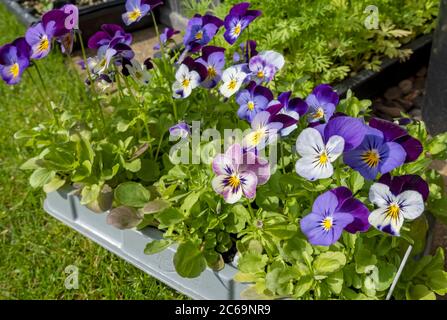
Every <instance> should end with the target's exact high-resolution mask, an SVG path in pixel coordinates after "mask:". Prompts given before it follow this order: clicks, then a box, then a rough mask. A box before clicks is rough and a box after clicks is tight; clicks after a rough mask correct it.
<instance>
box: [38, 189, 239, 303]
mask: <svg viewBox="0 0 447 320" xmlns="http://www.w3.org/2000/svg"><path fill="white" fill-rule="evenodd" d="M44 209H45V211H47V212H48V213H49V214H50V215H52V216H53V217H55V218H56V219H58V220H60V221H62V222H63V223H65V224H66V225H68V226H69V227H71V228H73V229H75V230H76V231H78V232H79V233H81V234H83V235H84V236H86V237H88V238H90V239H91V240H93V241H94V242H96V243H98V244H99V245H101V246H102V247H104V248H106V249H107V250H109V251H111V252H113V253H115V254H116V255H118V256H119V257H121V258H123V259H124V260H126V261H128V262H130V263H131V264H133V265H134V266H136V267H137V268H139V269H141V270H143V271H144V272H146V273H148V274H150V275H151V276H153V277H155V278H157V279H159V280H160V281H162V282H164V283H166V284H167V285H169V286H170V287H172V288H174V289H176V290H178V291H179V292H181V293H183V294H185V295H187V296H189V297H191V298H193V299H200V300H202V299H204V300H211V299H216V300H238V299H240V293H241V291H242V290H243V289H244V288H246V286H247V285H246V284H241V283H237V282H235V281H233V277H234V275H235V274H236V272H237V269H236V268H235V267H234V266H233V265H230V264H226V265H225V267H224V269H222V270H221V271H218V272H216V271H213V270H211V269H209V268H207V269H206V270H205V271H204V272H203V273H202V274H201V275H200V276H199V277H197V278H194V279H186V278H182V277H181V276H179V275H178V274H177V273H176V271H175V268H174V265H173V262H172V261H173V256H174V254H175V250H176V246H171V247H169V248H168V249H166V250H164V251H162V252H160V253H158V254H154V255H145V254H144V248H145V247H146V244H147V243H148V242H150V241H152V240H155V239H161V238H162V233H161V232H160V231H159V230H157V229H154V228H146V229H143V230H141V231H138V230H135V229H129V230H119V229H116V228H115V227H113V226H111V225H108V224H107V222H106V216H107V215H106V214H105V213H102V214H98V213H95V212H93V211H91V210H89V209H88V208H86V207H85V206H82V205H81V204H80V202H79V198H78V197H77V196H74V195H71V194H70V193H69V190H64V191H58V192H52V193H49V194H48V195H47V198H46V199H45V202H44Z"/></svg>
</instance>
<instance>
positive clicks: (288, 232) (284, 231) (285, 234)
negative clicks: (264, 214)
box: [264, 222, 298, 240]
mask: <svg viewBox="0 0 447 320" xmlns="http://www.w3.org/2000/svg"><path fill="white" fill-rule="evenodd" d="M264 231H265V232H266V233H268V234H270V235H271V236H273V237H276V238H278V239H280V240H285V239H290V238H292V237H293V236H294V235H296V233H297V232H298V227H297V226H296V225H295V224H291V223H290V222H278V223H274V224H267V223H266V224H265V226H264Z"/></svg>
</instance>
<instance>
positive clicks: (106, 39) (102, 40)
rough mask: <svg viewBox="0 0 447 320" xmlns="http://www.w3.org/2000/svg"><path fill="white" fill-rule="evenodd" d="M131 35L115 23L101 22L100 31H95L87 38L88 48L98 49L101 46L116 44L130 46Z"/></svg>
mask: <svg viewBox="0 0 447 320" xmlns="http://www.w3.org/2000/svg"><path fill="white" fill-rule="evenodd" d="M131 43H132V35H131V34H130V33H126V32H125V31H124V29H123V28H121V27H120V26H119V25H117V24H103V25H102V26H101V31H98V32H96V33H95V34H94V35H92V36H91V37H90V39H88V47H89V48H90V49H99V48H100V47H102V46H107V47H110V48H113V47H114V46H115V45H117V44H124V45H127V46H130V44H131Z"/></svg>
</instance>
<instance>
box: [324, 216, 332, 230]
mask: <svg viewBox="0 0 447 320" xmlns="http://www.w3.org/2000/svg"><path fill="white" fill-rule="evenodd" d="M321 226H322V227H323V229H324V231H329V230H331V228H332V226H333V223H332V217H326V218H324V219H323V221H321Z"/></svg>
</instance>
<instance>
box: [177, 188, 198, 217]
mask: <svg viewBox="0 0 447 320" xmlns="http://www.w3.org/2000/svg"><path fill="white" fill-rule="evenodd" d="M199 197H200V192H192V193H190V194H189V195H188V196H187V197H186V198H185V200H184V201H183V204H182V206H181V207H180V211H181V212H182V213H183V214H184V215H185V216H186V215H188V214H189V211H190V210H191V208H192V207H193V206H194V205H195V204H196V202H197V201H198V200H199Z"/></svg>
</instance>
